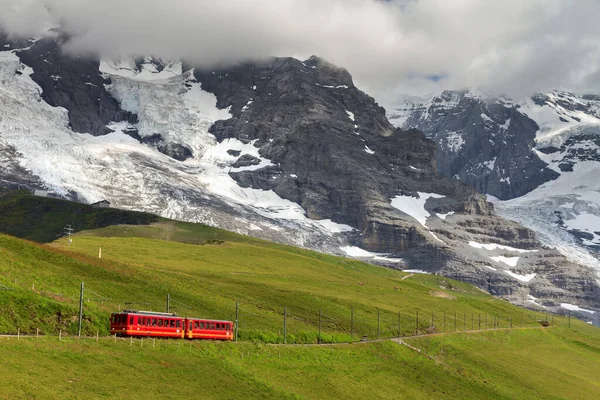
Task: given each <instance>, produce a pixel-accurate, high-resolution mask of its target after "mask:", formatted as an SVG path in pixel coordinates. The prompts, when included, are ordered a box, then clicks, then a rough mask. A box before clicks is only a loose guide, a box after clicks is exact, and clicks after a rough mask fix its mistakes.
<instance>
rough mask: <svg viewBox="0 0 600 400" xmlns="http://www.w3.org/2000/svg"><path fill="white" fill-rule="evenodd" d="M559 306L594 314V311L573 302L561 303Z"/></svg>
mask: <svg viewBox="0 0 600 400" xmlns="http://www.w3.org/2000/svg"><path fill="white" fill-rule="evenodd" d="M560 306H561V307H562V308H564V309H567V310H570V311H580V312H585V313H589V314H595V313H596V311H592V310H587V309H585V308H581V307H579V306H576V305H574V304H569V303H561V304H560Z"/></svg>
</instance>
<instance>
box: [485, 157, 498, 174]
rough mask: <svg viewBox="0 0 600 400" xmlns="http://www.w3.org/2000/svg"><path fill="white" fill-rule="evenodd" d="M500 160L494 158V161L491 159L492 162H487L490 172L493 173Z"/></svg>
mask: <svg viewBox="0 0 600 400" xmlns="http://www.w3.org/2000/svg"><path fill="white" fill-rule="evenodd" d="M497 159H498V157H494V158H493V159H491V160H490V161H486V162H485V163H484V164H485V166H486V167H487V168H488V169H489V170H490V171H493V170H494V166H495V165H496V160H497Z"/></svg>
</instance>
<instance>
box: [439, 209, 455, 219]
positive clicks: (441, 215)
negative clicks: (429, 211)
mask: <svg viewBox="0 0 600 400" xmlns="http://www.w3.org/2000/svg"><path fill="white" fill-rule="evenodd" d="M436 215H437V216H438V218H440V219H442V220H445V219H446V218H448V217H449V216H451V215H454V211H450V212H448V213H446V214H440V213H436Z"/></svg>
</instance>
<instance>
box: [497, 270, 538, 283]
mask: <svg viewBox="0 0 600 400" xmlns="http://www.w3.org/2000/svg"><path fill="white" fill-rule="evenodd" d="M504 272H506V273H507V274H508V275H510V276H512V277H513V278H515V279H516V280H518V281H521V282H526V283H527V282H531V281H532V280H533V278H535V277H536V276H537V274H535V273H534V274H527V275H521V274H516V273H514V272H512V271H508V270H505V271H504Z"/></svg>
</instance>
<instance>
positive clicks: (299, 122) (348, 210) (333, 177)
mask: <svg viewBox="0 0 600 400" xmlns="http://www.w3.org/2000/svg"><path fill="white" fill-rule="evenodd" d="M195 77H196V79H197V80H198V81H199V82H201V83H202V87H203V89H204V90H207V91H209V92H211V93H214V94H215V95H216V97H217V100H218V102H217V105H218V106H219V107H221V108H228V109H229V110H230V112H231V114H232V115H233V118H231V119H228V120H226V121H218V122H217V123H216V124H215V125H213V127H212V128H211V132H212V133H213V134H214V135H215V136H216V137H217V138H218V139H219V140H221V141H222V140H225V139H229V138H234V139H237V140H240V141H242V142H253V143H254V146H256V147H258V148H259V153H260V155H261V156H262V157H264V158H267V159H269V160H271V162H272V164H274V165H273V166H271V167H269V168H264V169H258V170H248V171H243V172H238V173H232V174H231V175H232V177H233V178H234V179H235V180H237V181H238V182H239V183H240V184H241V185H242V186H252V187H258V188H261V189H263V190H273V191H274V192H275V193H277V194H278V195H279V196H281V197H282V198H284V199H288V200H290V201H293V202H295V203H298V204H300V205H301V206H302V208H304V209H305V210H306V213H307V215H308V216H309V217H310V218H313V219H331V220H333V221H334V222H337V223H340V224H347V225H350V226H352V227H355V228H356V229H358V230H359V231H361V232H362V235H360V238H358V239H357V244H359V245H361V246H363V247H364V248H367V249H370V250H374V251H385V252H399V251H406V250H408V249H409V248H411V247H414V246H417V245H419V243H420V242H423V241H424V240H423V238H422V236H423V235H422V234H419V233H417V232H416V231H414V230H413V229H411V227H410V226H408V225H407V224H406V223H404V222H402V219H401V218H398V217H397V216H396V217H394V215H395V214H398V210H396V209H394V208H393V207H392V205H391V203H390V199H392V198H393V197H394V196H396V195H399V194H404V195H410V194H416V193H417V192H434V193H439V194H443V195H447V196H449V197H452V201H451V203H452V205H453V206H454V207H458V204H460V207H463V208H464V209H465V210H467V209H468V210H471V211H473V212H481V213H490V210H489V209H488V205H487V204H486V203H485V201H483V200H482V199H481V198H478V197H477V195H476V193H475V192H474V191H473V190H471V189H470V188H468V187H467V186H466V185H463V184H460V183H458V182H453V181H450V180H448V179H445V178H443V177H441V176H439V175H438V174H437V173H436V171H435V159H434V154H435V144H434V143H433V142H432V141H430V140H428V139H426V138H425V136H424V135H423V134H422V133H421V132H418V131H415V130H409V131H402V130H400V129H395V128H394V127H393V126H392V125H391V124H390V123H389V122H388V120H387V118H386V115H385V111H384V109H383V108H381V107H380V106H379V105H377V103H376V102H375V101H374V100H373V99H372V98H371V97H369V96H367V95H366V94H364V93H363V92H361V91H360V90H358V89H357V88H356V87H355V86H354V84H353V82H352V78H351V76H350V74H348V72H347V71H346V70H344V69H341V68H338V67H335V66H333V65H331V64H329V63H327V62H326V61H324V60H322V59H319V58H317V57H312V58H310V59H309V60H307V61H305V62H301V61H298V60H295V59H290V58H287V59H273V60H271V61H270V62H268V63H264V64H262V65H250V64H243V65H238V66H234V67H231V68H227V69H223V70H220V71H218V72H216V73H215V72H214V71H202V70H199V69H196V72H195ZM411 167H412V168H411Z"/></svg>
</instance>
